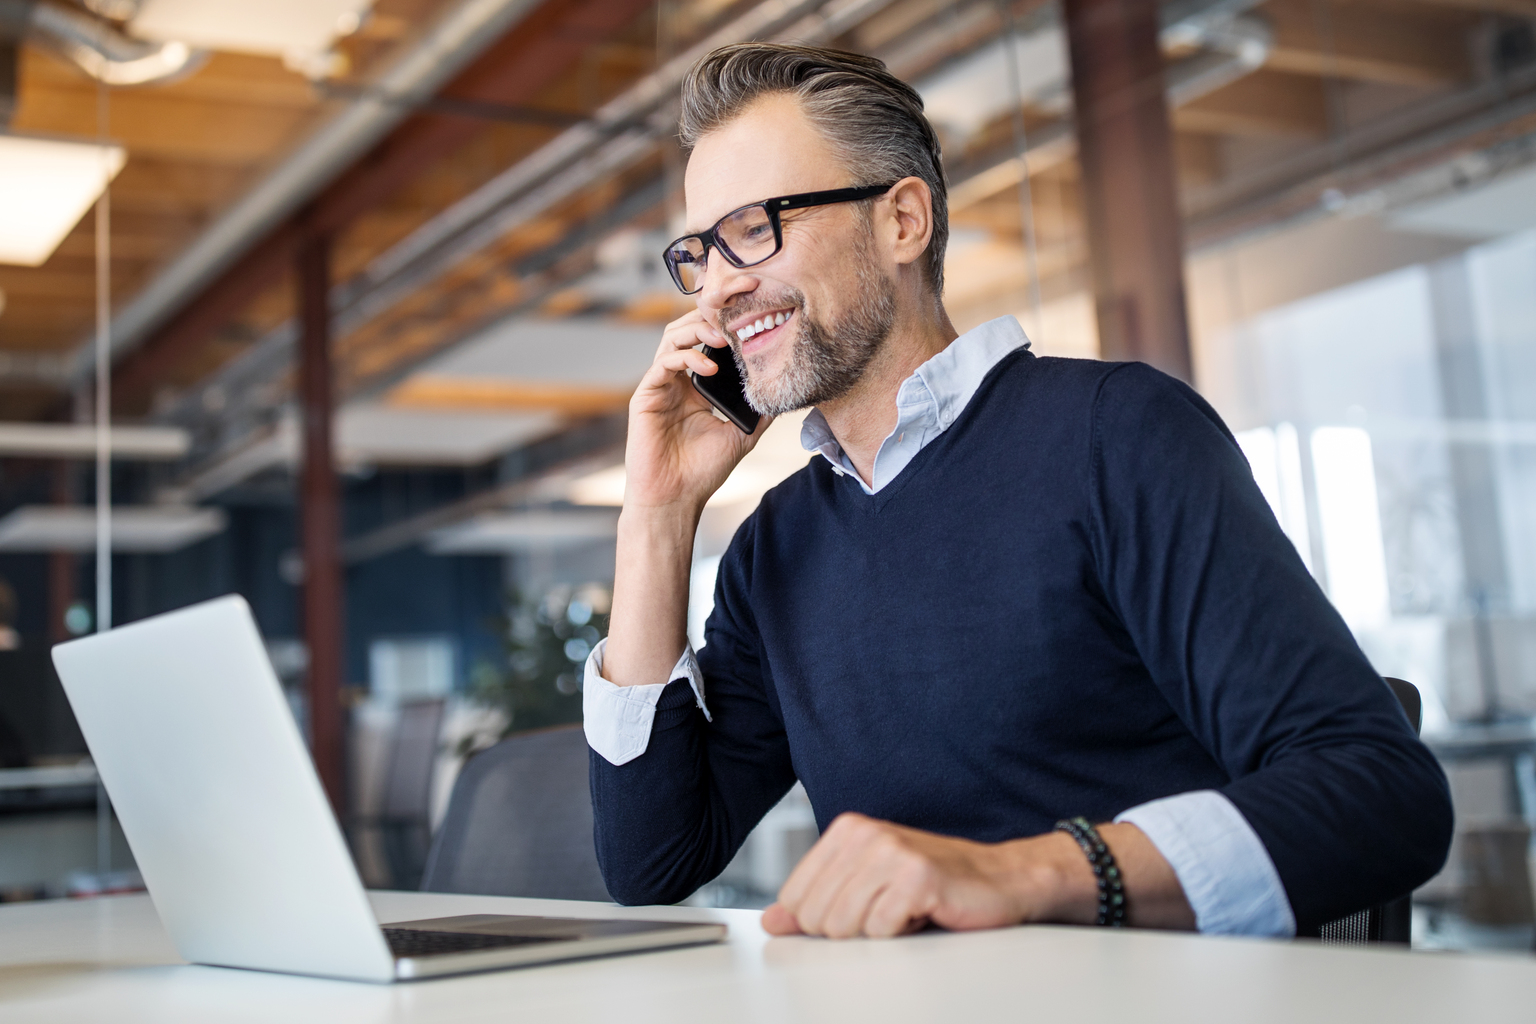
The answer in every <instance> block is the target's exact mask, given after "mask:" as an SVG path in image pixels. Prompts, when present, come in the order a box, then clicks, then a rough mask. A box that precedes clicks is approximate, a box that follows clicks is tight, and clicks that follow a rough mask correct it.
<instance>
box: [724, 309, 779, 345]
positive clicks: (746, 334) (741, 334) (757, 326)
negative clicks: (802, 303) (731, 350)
mask: <svg viewBox="0 0 1536 1024" xmlns="http://www.w3.org/2000/svg"><path fill="white" fill-rule="evenodd" d="M788 319H789V315H788V314H786V313H770V314H768V315H767V316H765V317H763V318H762V319H761V320H756V321H753V322H752V323H750V324H747V326H745V327H741V328H738V329H737V331H736V338H737V340H739V341H746V340H747V339H748V338H750V337H752V336H753V335H754V334H761V333H763V332H764V331H771V330H773V329H774V328H775V327H778V326H779V325H780V324H782V323H783V322H784V321H785V320H788Z"/></svg>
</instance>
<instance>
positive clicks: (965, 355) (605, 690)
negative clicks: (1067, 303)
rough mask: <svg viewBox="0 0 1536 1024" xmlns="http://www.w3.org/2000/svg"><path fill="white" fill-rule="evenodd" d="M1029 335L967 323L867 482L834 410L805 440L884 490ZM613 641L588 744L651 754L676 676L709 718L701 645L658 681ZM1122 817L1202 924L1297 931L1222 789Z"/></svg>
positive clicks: (593, 665)
mask: <svg viewBox="0 0 1536 1024" xmlns="http://www.w3.org/2000/svg"><path fill="white" fill-rule="evenodd" d="M1028 345H1029V340H1028V339H1027V338H1026V337H1025V336H1024V330H1023V328H1021V327H1020V326H1019V323H1018V321H1017V320H1015V319H1014V318H1013V317H1011V316H1005V317H1000V318H999V319H997V320H992V321H990V322H988V323H985V324H982V325H981V326H980V327H977V328H974V329H973V330H970V331H967V332H966V333H965V334H962V335H961V336H960V337H958V338H956V339H955V340H954V341H953V342H952V343H951V344H950V345H949V347H948V348H946V349H945V350H944V351H942V352H940V353H939V354H938V355H936V356H934V357H933V358H932V359H929V360H928V361H927V362H926V363H924V364H923V365H922V366H919V367H918V368H917V370H916V372H914V373H913V374H912V376H910V377H908V378H907V379H906V380H905V381H903V382H902V385H901V388H900V390H898V391H897V393H896V412H897V419H896V426H895V428H894V429H893V430H892V431H891V433H890V434H889V435H888V436H887V437H886V438H885V440H884V441H883V442H881V444H880V450H879V451H878V452H877V453H876V454H875V464H874V472H873V480H872V482H871V483H868V484H866V483H865V482H864V481H863V480H862V479H861V478H860V477H859V474H858V472H857V471H856V470H855V469H854V467H853V464H852V462H850V461H849V459H848V456H847V453H845V452H844V451H843V449H842V447H841V446H840V445H839V444H838V443H837V438H835V437H834V436H833V435H832V430H831V428H830V427H828V426H827V421H826V418H825V417H823V416H822V414H821V413H820V411H818V410H816V409H812V410H811V412H810V414H809V415H807V416H806V418H805V422H804V424H803V425H802V426H801V428H800V443H801V445H803V446H804V448H805V449H806V450H807V451H812V452H819V453H820V454H821V455H822V456H823V457H824V458H825V459H826V460H827V461H828V462H830V463H831V464H832V469H833V472H835V473H837V474H838V475H839V476H846V477H849V478H851V479H852V480H853V482H854V483H857V484H858V486H860V487H862V488H863V489H864V491H865V493H867V494H874V493H875V492H877V491H879V490H880V489H881V488H882V487H884V486H886V485H887V484H889V483H890V482H891V481H892V480H894V479H895V478H896V476H897V475H898V474H899V473H900V472H901V471H902V470H903V469H905V468H906V466H907V463H909V462H911V461H912V458H913V456H915V455H916V454H917V453H918V452H920V451H922V449H923V447H924V446H925V445H927V444H928V443H929V442H930V441H932V440H933V439H934V438H936V437H938V436H939V435H940V434H942V433H943V432H944V431H945V430H947V429H948V428H949V426H950V424H952V423H953V422H954V421H955V417H957V416H959V415H960V412H961V410H963V409H964V408H965V406H966V404H967V403H969V402H970V400H971V397H972V396H973V395H975V393H976V389H977V388H978V387H980V386H981V382H982V379H983V378H985V377H986V375H987V373H988V371H990V370H991V369H992V367H993V366H995V365H996V364H997V362H998V361H999V360H1000V359H1002V358H1003V357H1004V356H1006V355H1008V353H1010V352H1013V351H1015V350H1017V349H1019V348H1021V347H1027V346H1028ZM607 643H608V642H607V641H606V640H603V641H602V642H600V643H599V644H598V645H597V647H595V648H594V649H593V651H592V653H591V655H590V656H589V657H588V659H587V665H586V672H585V673H584V686H583V697H582V708H583V714H584V719H585V727H586V733H587V742H588V743H589V744H591V746H592V749H593V750H595V751H597V753H598V754H600V755H602V756H603V757H604V758H606V759H607V760H608V761H609V762H611V763H613V764H616V765H619V764H624V763H625V762H627V761H632V760H634V759H635V758H637V757H639V756H640V755H641V754H643V753H645V748H646V746H647V745H648V744H649V743H650V739H651V722H652V719H653V718H654V717H655V713H656V702H657V701H658V700H660V699H661V691H662V690H663V689H665V687H666V685H667V683H668V682H670V681H671V680H673V679H687V680H688V684H689V686H691V687H692V688H693V693H694V697H695V699H696V700H697V701H698V705H699V708H700V710H701V711H703V713H704V715H705V717H706V718H707V717H708V716H709V708H708V706H707V704H706V703H705V699H704V693H705V685H704V684H705V680H704V676H703V674H702V673H701V672H700V671H699V663H698V661H697V659H695V657H694V652H693V650H692V649H691V648H689V649H686V650H684V651H683V654H682V657H680V658H679V659H678V661H677V665H676V667H674V668H673V670H672V675H671V676H670V677H669V679H667V680H663V681H661V682H658V683H645V684H641V685H638V686H616V685H615V684H613V683H611V682H609V681H608V680H607V679H605V678H603V651H604V649H605V648H606V647H607ZM1115 820H1116V821H1117V822H1129V823H1130V824H1132V825H1135V826H1136V827H1137V828H1139V829H1141V831H1142V832H1144V833H1145V834H1146V836H1147V838H1148V839H1150V840H1151V841H1152V844H1153V845H1154V846H1156V847H1157V850H1158V852H1159V853H1161V854H1162V855H1163V857H1164V859H1166V860H1167V861H1168V863H1169V864H1170V865H1171V866H1172V867H1173V871H1174V874H1175V875H1177V876H1178V879H1179V884H1180V885H1182V886H1183V888H1184V895H1185V897H1186V898H1187V899H1188V900H1189V904H1190V906H1191V907H1192V908H1193V909H1194V912H1195V922H1196V926H1197V927H1198V928H1199V929H1200V930H1201V931H1202V932H1208V933H1213V934H1222V935H1268V936H1291V935H1294V934H1295V933H1296V919H1295V916H1294V915H1293V914H1292V912H1291V904H1290V901H1289V900H1288V899H1287V898H1286V895H1285V888H1284V887H1283V886H1282V885H1281V883H1280V875H1279V873H1278V872H1276V871H1275V865H1274V862H1273V861H1272V860H1270V857H1269V852H1268V851H1267V850H1265V849H1264V844H1263V843H1262V842H1261V841H1260V840H1259V837H1258V835H1257V834H1255V833H1254V831H1253V827H1252V826H1250V825H1249V824H1248V822H1247V820H1246V819H1245V818H1244V817H1243V816H1242V814H1241V813H1240V812H1239V811H1238V809H1237V807H1236V806H1235V805H1233V803H1232V801H1230V800H1228V799H1227V798H1226V797H1224V796H1222V795H1221V794H1220V793H1218V792H1216V791H1215V790H1200V791H1197V792H1191V793H1180V794H1178V795H1176V796H1170V797H1164V798H1163V799H1161V800H1153V801H1151V802H1149V803H1145V804H1140V805H1138V806H1136V807H1132V808H1131V809H1130V810H1127V811H1125V812H1123V813H1122V814H1120V815H1119V816H1118V817H1117V818H1116V819H1115Z"/></svg>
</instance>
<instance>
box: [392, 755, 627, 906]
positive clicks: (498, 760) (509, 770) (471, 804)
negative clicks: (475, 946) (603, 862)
mask: <svg viewBox="0 0 1536 1024" xmlns="http://www.w3.org/2000/svg"><path fill="white" fill-rule="evenodd" d="M421 887H422V889H423V890H425V891H427V892H459V893H475V894H477V895H483V896H535V897H541V898H545V899H568V900H597V901H601V902H604V903H606V902H609V900H610V897H609V895H608V890H607V888H606V887H605V886H604V885H603V876H602V872H601V871H599V870H598V866H597V851H596V848H595V846H594V843H593V839H592V792H591V789H590V787H589V785H588V781H587V739H586V735H585V734H584V733H583V732H582V729H581V726H579V725H574V726H560V727H557V728H553V729H543V730H540V731H538V732H530V733H523V734H522V735H519V736H512V737H509V738H508V739H504V740H502V741H501V742H500V743H498V744H496V745H495V746H494V747H491V748H490V749H488V750H484V751H481V752H480V753H479V754H476V755H475V756H474V757H472V758H470V759H469V762H468V763H467V764H465V766H464V770H463V771H462V772H461V773H460V774H459V778H458V780H457V781H456V782H455V783H454V786H453V795H452V797H451V798H450V799H449V801H448V813H447V815H446V816H445V817H444V819H443V824H442V827H441V828H440V829H438V832H437V836H436V838H435V839H434V840H433V843H432V851H431V853H430V854H429V855H428V857H427V869H426V872H425V874H424V875H423V877H422V882H421Z"/></svg>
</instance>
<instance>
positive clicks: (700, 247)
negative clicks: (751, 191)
mask: <svg viewBox="0 0 1536 1024" xmlns="http://www.w3.org/2000/svg"><path fill="white" fill-rule="evenodd" d="M715 238H716V239H717V241H718V242H719V244H720V247H721V248H722V249H724V256H725V258H726V259H727V260H729V261H730V262H731V263H733V264H735V265H736V266H738V267H750V266H752V265H753V264H754V263H761V262H763V260H766V259H767V258H768V257H770V256H772V255H773V254H774V253H776V252H778V238H777V236H776V235H775V233H774V230H773V222H772V221H771V220H770V219H769V217H768V211H767V210H765V209H763V207H762V206H761V205H759V206H749V207H747V208H746V209H744V210H737V211H736V212H735V213H733V214H731V215H730V216H728V217H726V218H725V219H724V220H722V221H721V222H720V223H719V224H718V225H716V226H715ZM706 255H707V254H706V251H705V246H704V242H703V241H702V240H700V239H698V238H684V239H682V240H681V241H679V242H678V243H677V244H675V245H674V246H673V247H672V248H671V249H668V250H667V262H668V263H669V264H671V266H672V268H673V272H674V274H675V275H676V277H677V281H678V284H680V285H682V287H683V290H684V291H686V292H690V293H691V292H696V291H698V290H699V289H700V288H701V287H703V285H704V269H705V266H706Z"/></svg>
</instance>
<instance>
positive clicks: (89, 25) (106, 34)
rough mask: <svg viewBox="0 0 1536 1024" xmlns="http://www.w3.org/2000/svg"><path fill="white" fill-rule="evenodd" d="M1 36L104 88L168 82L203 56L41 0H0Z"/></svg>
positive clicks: (195, 64)
mask: <svg viewBox="0 0 1536 1024" xmlns="http://www.w3.org/2000/svg"><path fill="white" fill-rule="evenodd" d="M0 36H10V37H11V38H13V39H19V38H26V39H31V40H33V41H34V42H37V43H38V44H40V45H42V46H46V47H47V48H48V49H50V50H53V51H54V52H55V53H57V54H59V55H60V56H62V57H64V58H65V59H67V60H69V61H70V62H71V63H73V64H74V65H75V66H76V67H78V68H79V69H80V70H81V71H84V72H85V73H86V74H87V75H90V76H91V77H92V78H94V79H96V80H97V81H99V82H105V83H107V84H108V85H148V84H150V83H152V82H165V81H169V80H171V79H174V78H176V77H178V76H181V75H185V74H188V73H190V72H192V71H195V70H196V69H197V67H198V66H199V65H200V64H201V63H202V62H203V61H204V60H205V59H206V58H207V54H206V53H204V52H203V51H201V50H194V49H192V48H191V47H190V46H188V45H186V44H185V43H178V42H168V43H147V42H144V41H143V40H141V39H134V38H132V37H131V36H126V35H124V34H123V33H122V32H120V31H118V30H117V29H116V28H115V27H114V26H113V25H111V24H110V23H109V22H107V21H104V20H102V19H100V18H97V17H93V16H92V15H90V14H87V13H86V12H84V11H79V10H75V9H72V8H68V7H63V6H61V5H59V4H53V3H47V2H44V0H0Z"/></svg>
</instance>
